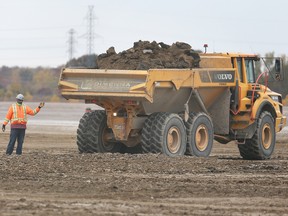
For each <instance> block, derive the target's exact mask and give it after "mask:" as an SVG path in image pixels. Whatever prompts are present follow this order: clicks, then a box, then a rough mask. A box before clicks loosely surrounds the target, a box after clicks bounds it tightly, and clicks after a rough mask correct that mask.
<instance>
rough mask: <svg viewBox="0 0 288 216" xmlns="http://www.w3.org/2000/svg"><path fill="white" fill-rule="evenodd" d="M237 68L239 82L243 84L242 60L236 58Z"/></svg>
mask: <svg viewBox="0 0 288 216" xmlns="http://www.w3.org/2000/svg"><path fill="white" fill-rule="evenodd" d="M237 67H238V73H239V77H240V82H243V76H242V71H243V70H242V59H241V58H237Z"/></svg>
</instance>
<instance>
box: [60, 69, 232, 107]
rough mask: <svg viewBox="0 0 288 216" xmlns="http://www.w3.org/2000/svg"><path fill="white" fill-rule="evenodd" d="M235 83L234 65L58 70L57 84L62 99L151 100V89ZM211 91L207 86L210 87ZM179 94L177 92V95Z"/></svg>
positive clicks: (189, 87) (151, 101)
mask: <svg viewBox="0 0 288 216" xmlns="http://www.w3.org/2000/svg"><path fill="white" fill-rule="evenodd" d="M231 86H235V70H234V69H232V68H231V69H226V68H225V69H219V68H217V69H209V70H207V69H205V70H204V69H151V70H147V71H146V70H102V69H72V68H65V69H63V70H62V73H61V76H60V80H59V88H60V91H61V94H62V95H63V97H64V98H66V99H85V100H90V99H97V98H98V99H104V98H106V99H109V98H110V99H117V100H119V99H120V100H122V99H123V100H127V99H128V100H129V99H134V100H140V101H149V102H150V103H153V102H154V96H155V95H154V92H155V89H161V88H166V89H169V88H173V90H175V91H179V90H180V89H181V88H188V89H191V88H194V89H200V88H202V89H204V88H206V87H209V88H211V87H215V88H219V87H220V88H223V87H231ZM210 91H211V89H210ZM178 96H181V95H178Z"/></svg>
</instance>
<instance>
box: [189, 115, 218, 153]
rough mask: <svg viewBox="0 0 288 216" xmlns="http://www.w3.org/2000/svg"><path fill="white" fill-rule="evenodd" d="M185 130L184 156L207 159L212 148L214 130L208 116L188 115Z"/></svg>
mask: <svg viewBox="0 0 288 216" xmlns="http://www.w3.org/2000/svg"><path fill="white" fill-rule="evenodd" d="M185 126H186V128H187V151H186V154H188V155H193V156H197V157H208V156H209V155H210V153H211V150H212V146H213V135H214V129H213V124H212V121H211V119H210V117H209V116H208V115H206V114H205V113H197V114H194V113H190V116H189V119H188V121H187V122H186V123H185Z"/></svg>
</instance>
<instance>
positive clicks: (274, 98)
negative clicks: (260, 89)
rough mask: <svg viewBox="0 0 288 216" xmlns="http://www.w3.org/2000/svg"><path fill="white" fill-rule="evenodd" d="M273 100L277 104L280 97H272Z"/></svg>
mask: <svg viewBox="0 0 288 216" xmlns="http://www.w3.org/2000/svg"><path fill="white" fill-rule="evenodd" d="M270 97H271V99H272V100H273V101H276V102H279V96H276V95H270Z"/></svg>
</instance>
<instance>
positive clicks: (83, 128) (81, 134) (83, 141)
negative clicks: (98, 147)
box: [77, 113, 95, 153]
mask: <svg viewBox="0 0 288 216" xmlns="http://www.w3.org/2000/svg"><path fill="white" fill-rule="evenodd" d="M91 117H92V115H91V113H85V114H84V115H83V116H82V118H81V119H80V121H79V125H78V129H77V146H78V150H79V152H80V153H93V152H95V150H93V148H91V147H90V146H89V145H88V136H89V134H90V130H89V126H90V125H91V119H92V118H91Z"/></svg>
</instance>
